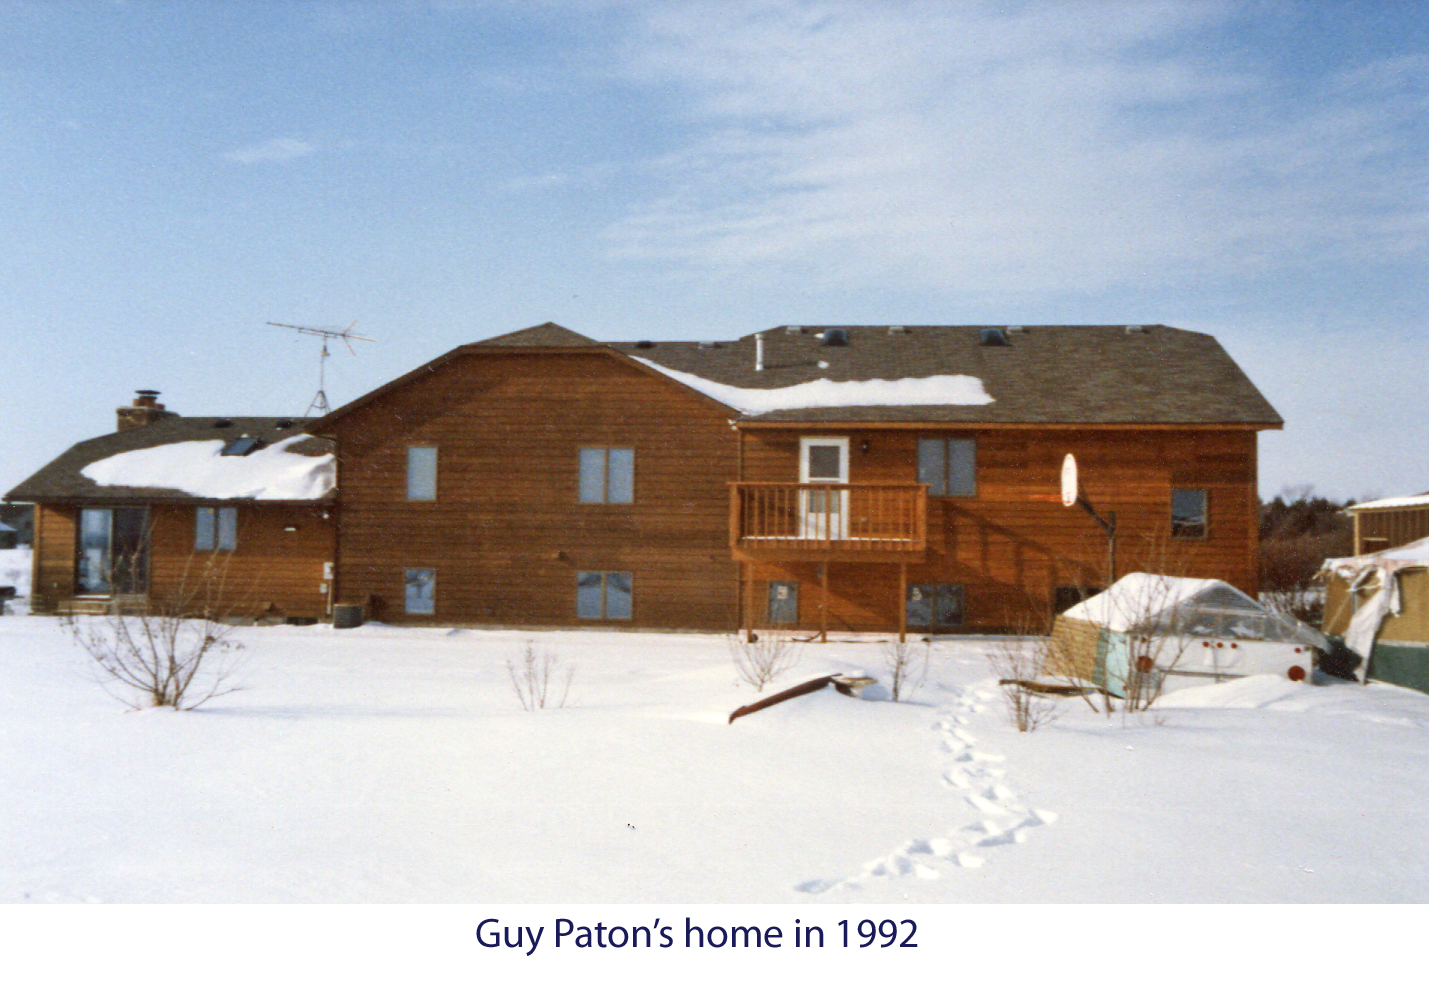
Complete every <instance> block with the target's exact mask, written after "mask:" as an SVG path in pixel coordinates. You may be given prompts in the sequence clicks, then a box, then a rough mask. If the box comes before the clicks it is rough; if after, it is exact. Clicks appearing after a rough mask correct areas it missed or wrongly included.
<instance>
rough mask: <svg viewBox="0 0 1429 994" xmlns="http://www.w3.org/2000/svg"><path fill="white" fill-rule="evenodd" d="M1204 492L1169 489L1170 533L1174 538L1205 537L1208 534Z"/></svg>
mask: <svg viewBox="0 0 1429 994" xmlns="http://www.w3.org/2000/svg"><path fill="white" fill-rule="evenodd" d="M1209 531H1210V530H1209V528H1208V527H1207V517H1206V492H1205V491H1204V490H1196V489H1185V490H1183V489H1180V488H1174V489H1172V491H1171V535H1172V536H1173V537H1175V538H1205V537H1206V536H1207V535H1208V534H1209Z"/></svg>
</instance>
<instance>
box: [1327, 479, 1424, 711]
mask: <svg viewBox="0 0 1429 994" xmlns="http://www.w3.org/2000/svg"><path fill="white" fill-rule="evenodd" d="M1403 499H1404V500H1415V499H1419V498H1403ZM1377 503H1385V502H1377ZM1407 569H1429V538H1422V539H1419V540H1418V541H1417V542H1410V543H1409V544H1408V545H1401V546H1399V547H1398V548H1395V549H1385V550H1383V551H1381V552H1375V553H1372V554H1369V555H1364V556H1345V557H1344V558H1341V559H1327V560H1325V565H1324V566H1322V567H1321V568H1320V572H1321V575H1323V576H1334V577H1337V578H1338V579H1340V580H1342V581H1344V582H1345V584H1346V585H1347V586H1348V588H1349V592H1350V594H1351V595H1352V596H1353V597H1354V598H1355V600H1356V601H1358V606H1357V607H1356V609H1355V613H1354V615H1353V616H1352V617H1351V618H1350V623H1349V627H1348V628H1346V629H1345V634H1344V642H1345V646H1346V647H1347V648H1348V649H1350V650H1351V651H1352V652H1354V653H1355V655H1357V656H1359V658H1360V659H1361V660H1365V661H1367V660H1368V659H1369V658H1370V655H1371V653H1373V652H1374V644H1375V640H1376V639H1377V638H1378V637H1379V633H1380V629H1381V628H1383V627H1384V622H1385V619H1386V618H1388V617H1390V616H1391V615H1398V614H1399V613H1400V611H1401V610H1402V606H1403V599H1402V596H1401V593H1400V574H1401V573H1402V572H1404V571H1405V570H1407ZM1369 590H1373V591H1374V593H1372V594H1370V595H1369V596H1368V597H1364V599H1363V600H1362V601H1361V600H1359V597H1360V596H1362V593H1361V592H1362V591H1369ZM1369 669H1370V668H1369V666H1368V665H1364V664H1363V663H1362V664H1361V665H1360V667H1359V680H1360V682H1361V683H1364V682H1366V681H1367V680H1368V679H1369Z"/></svg>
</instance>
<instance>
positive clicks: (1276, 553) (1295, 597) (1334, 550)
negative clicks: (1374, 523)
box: [1260, 486, 1354, 624]
mask: <svg viewBox="0 0 1429 994" xmlns="http://www.w3.org/2000/svg"><path fill="white" fill-rule="evenodd" d="M1351 503H1353V501H1345V502H1343V503H1336V502H1335V501H1332V500H1329V499H1328V498H1325V497H1317V496H1315V494H1314V490H1313V488H1312V487H1309V486H1302V487H1295V488H1288V489H1286V490H1283V491H1281V492H1280V493H1279V494H1277V495H1276V496H1275V498H1274V499H1273V500H1270V501H1261V504H1260V590H1261V598H1262V599H1263V600H1266V601H1267V602H1270V603H1272V604H1273V605H1274V606H1276V607H1278V608H1280V609H1281V610H1286V611H1289V612H1290V613H1292V614H1294V615H1296V616H1297V617H1299V618H1300V619H1301V620H1302V621H1307V622H1311V623H1313V624H1318V623H1319V620H1320V609H1321V606H1322V602H1321V598H1320V595H1319V591H1318V590H1317V589H1316V588H1315V587H1314V585H1313V582H1312V581H1313V579H1314V576H1315V574H1316V572H1318V571H1319V569H1320V566H1321V564H1322V563H1324V561H1325V560H1326V559H1331V558H1334V557H1336V556H1348V555H1350V554H1351V553H1352V552H1353V551H1354V522H1353V521H1351V520H1350V516H1349V515H1348V514H1346V513H1345V508H1346V507H1348V506H1349V505H1350V504H1351Z"/></svg>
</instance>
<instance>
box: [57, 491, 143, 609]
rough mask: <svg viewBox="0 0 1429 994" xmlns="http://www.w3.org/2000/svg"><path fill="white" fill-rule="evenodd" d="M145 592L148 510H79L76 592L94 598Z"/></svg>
mask: <svg viewBox="0 0 1429 994" xmlns="http://www.w3.org/2000/svg"><path fill="white" fill-rule="evenodd" d="M148 588H149V514H148V508H143V507H84V508H80V512H79V549H78V550H77V555H76V556H75V589H76V590H77V591H78V592H79V593H80V594H91V595H97V594H142V593H144V592H145V591H146V590H148Z"/></svg>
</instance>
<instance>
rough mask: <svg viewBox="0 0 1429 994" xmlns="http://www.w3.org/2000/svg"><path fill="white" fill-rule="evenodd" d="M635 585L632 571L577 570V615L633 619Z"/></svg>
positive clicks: (582, 616) (623, 619) (619, 619)
mask: <svg viewBox="0 0 1429 994" xmlns="http://www.w3.org/2000/svg"><path fill="white" fill-rule="evenodd" d="M633 587H634V584H633V582H632V578H631V575H630V574H629V573H597V572H593V571H591V572H587V571H584V570H582V571H581V572H578V573H576V617H578V618H606V619H611V620H616V621H628V620H630V616H631V601H632V594H633Z"/></svg>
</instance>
